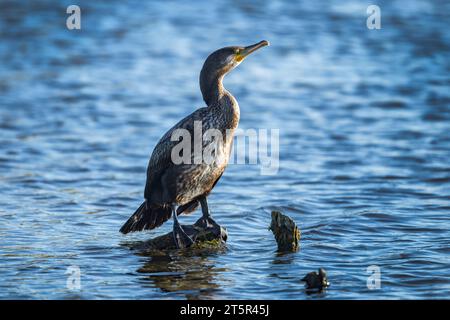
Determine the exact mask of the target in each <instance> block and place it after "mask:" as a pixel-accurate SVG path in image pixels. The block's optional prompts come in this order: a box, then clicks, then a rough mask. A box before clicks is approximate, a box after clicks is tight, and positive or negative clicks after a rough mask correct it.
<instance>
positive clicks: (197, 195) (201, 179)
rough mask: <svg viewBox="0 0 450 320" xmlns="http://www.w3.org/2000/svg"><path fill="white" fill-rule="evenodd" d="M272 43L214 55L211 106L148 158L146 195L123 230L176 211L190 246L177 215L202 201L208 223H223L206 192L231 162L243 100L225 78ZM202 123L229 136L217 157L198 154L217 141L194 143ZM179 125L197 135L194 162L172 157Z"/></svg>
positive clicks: (180, 241) (206, 77)
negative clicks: (210, 207)
mask: <svg viewBox="0 0 450 320" xmlns="http://www.w3.org/2000/svg"><path fill="white" fill-rule="evenodd" d="M268 44H269V43H268V42H267V41H261V42H259V43H257V44H255V45H252V46H248V47H226V48H222V49H219V50H217V51H215V52H213V53H212V54H211V55H209V57H208V58H207V59H206V61H205V63H204V65H203V68H202V70H201V73H200V89H201V92H202V95H203V100H204V101H205V103H206V105H207V106H206V107H204V108H200V109H198V110H196V111H195V112H193V113H192V114H190V115H188V116H187V117H185V118H184V119H182V120H181V121H180V122H178V123H177V124H176V125H175V126H173V127H172V128H171V129H170V130H169V131H168V132H167V133H166V134H165V135H164V136H163V137H162V138H161V139H160V140H159V142H158V143H157V145H156V147H155V149H154V150H153V153H152V156H151V158H150V161H149V164H148V169H147V182H146V185H145V192H144V197H145V201H144V202H143V203H142V204H141V206H140V207H139V208H138V209H137V210H136V212H135V213H134V214H133V215H132V216H131V217H130V218H129V219H128V221H127V222H126V223H125V224H124V225H123V226H122V228H121V229H120V231H121V232H123V233H128V232H132V231H140V230H144V229H153V228H156V227H158V226H160V225H161V224H163V223H164V222H165V221H167V220H168V219H170V217H171V216H172V215H173V217H174V236H175V240H176V242H177V245H178V246H179V247H184V246H189V245H190V244H191V243H192V239H189V237H188V236H187V235H186V234H185V233H184V232H183V230H182V228H181V226H180V225H179V223H178V219H177V215H180V214H181V213H185V214H186V213H189V212H192V211H193V210H195V209H196V208H197V207H198V205H199V204H201V206H202V212H203V218H202V219H204V223H205V224H208V225H210V224H212V225H216V226H217V224H216V223H215V222H214V220H212V218H211V216H210V214H209V210H208V205H207V202H206V196H207V195H208V194H209V193H210V191H211V190H212V188H213V187H214V186H215V184H216V183H217V181H218V180H219V179H220V177H221V176H222V174H223V172H224V170H225V167H226V166H227V164H228V159H229V156H230V151H231V145H232V142H233V133H234V130H235V129H236V128H237V126H238V123H239V105H238V103H237V101H236V99H235V98H234V97H233V96H232V95H231V93H229V92H228V91H227V90H226V89H225V88H224V87H223V85H222V80H223V77H224V76H225V75H226V74H227V73H228V72H229V71H231V70H232V69H234V68H235V67H236V66H237V65H238V64H239V63H240V62H241V61H242V60H243V59H244V58H245V57H246V56H247V55H249V54H250V53H252V52H254V51H256V50H257V49H259V48H261V47H263V46H266V45H268ZM197 121H200V122H197ZM198 123H200V125H199V128H200V126H201V129H202V132H203V133H205V132H206V131H207V130H208V129H216V130H218V131H220V133H221V134H222V137H223V139H222V140H220V141H218V144H217V148H216V149H215V151H214V153H213V159H212V160H213V161H209V163H206V162H205V161H200V162H198V161H196V160H195V156H196V155H197V156H198V155H199V152H198V151H200V152H203V151H204V150H205V149H206V148H207V147H208V146H210V145H211V142H212V141H211V139H205V138H204V139H201V140H202V141H201V146H199V145H198V146H195V145H194V132H195V131H194V126H195V125H196V124H198ZM178 129H185V130H187V132H189V133H190V137H191V139H192V141H191V156H190V162H189V163H180V164H175V163H174V162H173V161H172V150H173V148H174V147H175V146H176V145H177V144H179V143H180V141H178V140H176V141H172V140H171V137H172V134H173V133H174V132H175V130H178ZM216 142H217V141H216ZM196 147H201V148H196ZM196 150H197V152H196ZM201 154H203V153H201ZM175 212H176V214H174V213H175ZM219 229H220V228H219Z"/></svg>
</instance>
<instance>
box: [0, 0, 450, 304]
mask: <svg viewBox="0 0 450 320" xmlns="http://www.w3.org/2000/svg"><path fill="white" fill-rule="evenodd" d="M379 2H380V3H379V5H380V8H381V14H382V20H381V23H382V25H381V26H382V28H381V29H380V30H369V29H367V27H366V18H367V15H366V8H367V5H368V4H367V3H365V2H364V1H344V2H342V1H309V2H308V3H304V2H301V3H300V2H295V1H289V2H286V3H278V2H276V3H275V2H272V1H261V2H259V3H258V4H255V3H254V2H252V1H243V2H241V1H239V2H237V1H231V2H227V1H205V2H195V3H194V2H176V1H161V2H153V1H152V2H148V3H147V2H143V1H127V2H126V3H125V2H123V1H104V2H101V1H98V2H97V1H96V2H95V3H93V2H92V1H84V0H83V1H81V0H80V1H77V4H78V5H79V6H80V7H81V11H82V22H81V28H82V29H81V30H72V31H70V30H68V29H67V28H66V26H65V23H66V17H67V16H68V15H67V14H66V7H67V6H68V5H70V4H72V2H69V1H60V2H55V1H43V0H40V1H33V2H31V1H30V2H24V3H23V4H20V3H18V2H16V1H2V2H1V3H0V40H1V41H0V61H1V63H0V189H1V190H2V192H1V195H0V261H1V263H0V298H2V299H7V298H16V299H174V298H175V299H186V298H189V299H219V298H222V299H256V298H258V299H361V298H365V299H367V298H368V299H380V298H388V299H400V298H406V299H413V298H447V299H448V298H450V246H449V243H450V218H449V212H450V90H449V84H450V76H449V72H450V63H449V62H450V61H449V54H450V34H449V33H448V32H447V30H448V25H449V23H450V19H449V16H448V12H449V11H450V6H449V3H448V2H447V1H434V2H429V1H408V5H405V4H404V2H401V1H379ZM263 39H267V40H269V41H270V42H271V44H272V45H271V46H270V47H267V48H264V49H262V50H261V51H259V52H258V53H256V54H254V55H253V56H251V57H250V58H248V59H247V60H246V61H244V62H243V63H242V64H241V65H240V66H239V67H238V68H237V69H236V70H234V71H233V72H232V73H231V74H229V75H228V76H227V77H226V79H225V86H226V88H227V89H228V90H229V91H230V92H232V93H233V94H234V95H235V97H236V98H237V100H238V101H239V104H240V107H241V122H240V128H242V129H256V130H257V129H280V131H279V134H280V139H279V143H280V145H279V152H280V153H279V170H278V172H277V173H276V174H275V175H263V174H261V167H260V166H258V165H238V164H235V165H230V166H229V167H228V168H227V170H226V172H225V174H224V176H223V177H222V179H221V181H220V182H219V183H218V184H217V186H216V187H215V189H214V191H213V193H212V194H211V196H210V197H209V204H210V207H211V211H212V213H213V215H214V217H215V219H216V221H217V222H219V223H220V224H221V225H223V226H225V227H227V229H228V233H229V239H228V242H227V249H226V250H224V251H218V252H209V253H204V254H189V253H185V254H181V253H175V252H172V253H169V254H165V255H158V256H148V255H143V254H141V253H140V252H139V251H136V250H134V251H132V250H129V249H128V246H129V245H130V244H133V243H136V242H139V241H143V240H146V239H149V238H152V237H154V236H156V235H160V234H163V233H165V232H168V231H170V229H171V225H172V223H171V222H168V223H166V224H165V225H164V226H163V227H162V228H160V229H157V230H153V231H146V232H142V233H135V234H131V235H126V236H125V235H122V234H120V233H119V228H120V227H121V225H122V224H123V223H124V222H125V221H126V219H127V218H128V217H129V216H130V215H131V214H132V213H133V212H134V210H135V209H136V208H137V207H138V206H139V204H140V203H141V201H142V200H143V190H144V184H145V172H146V167H147V163H148V159H149V156H150V154H151V151H152V150H153V147H154V146H155V144H156V142H157V140H158V139H159V138H160V137H161V135H162V134H163V133H164V132H165V131H166V130H167V129H169V128H170V127H171V126H172V125H173V124H175V123H176V122H177V121H178V120H179V119H181V118H182V117H184V116H185V115H187V114H189V113H190V112H192V111H194V110H195V109H196V108H199V107H202V106H203V101H202V98H201V95H200V91H199V87H198V74H199V71H200V69H201V66H202V64H203V61H204V59H205V57H206V56H207V55H208V54H209V53H210V52H212V51H214V50H215V49H217V48H220V47H223V46H227V45H248V44H252V43H255V42H257V41H260V40H263ZM272 210H281V211H282V212H284V213H285V214H287V215H289V216H291V217H292V218H293V219H294V220H295V221H296V222H297V224H298V225H299V227H300V228H301V231H302V238H301V248H300V250H299V251H298V252H297V253H290V254H280V253H277V250H276V243H275V241H274V238H273V235H272V234H271V232H270V231H268V226H269V224H270V212H271V211H272ZM199 216H200V212H199V210H197V212H195V213H193V214H192V215H191V216H182V217H181V222H182V223H186V224H187V223H192V222H193V221H195V220H196V219H197V218H198V217H199ZM373 265H375V266H378V267H379V268H380V272H381V274H380V277H381V278H380V279H381V288H378V289H375V290H369V289H368V287H367V279H368V277H369V276H370V275H371V274H370V273H368V272H367V268H368V267H369V266H373ZM71 266H72V267H75V268H79V270H80V276H81V277H80V279H81V288H80V289H79V290H77V289H76V290H71V289H70V287H67V280H68V276H69V275H68V274H67V272H68V270H71V269H70V267H71ZM319 267H323V268H325V269H326V270H327V272H328V277H329V281H330V282H331V286H330V287H329V288H328V290H326V291H325V292H322V293H319V294H308V293H307V292H305V289H304V284H303V283H302V282H301V281H300V279H301V278H302V277H303V276H304V275H305V274H306V273H307V272H310V271H313V270H317V268H319ZM68 268H69V269H68ZM76 270H78V269H76Z"/></svg>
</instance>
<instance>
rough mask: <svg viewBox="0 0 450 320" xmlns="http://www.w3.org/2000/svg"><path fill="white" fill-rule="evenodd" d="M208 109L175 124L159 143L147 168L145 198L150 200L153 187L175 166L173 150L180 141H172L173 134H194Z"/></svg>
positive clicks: (202, 109) (199, 110)
mask: <svg viewBox="0 0 450 320" xmlns="http://www.w3.org/2000/svg"><path fill="white" fill-rule="evenodd" d="M206 114H207V108H200V109H197V110H196V111H194V112H193V113H191V114H190V115H188V116H187V117H185V118H184V119H182V120H180V121H179V122H178V123H177V124H175V125H174V126H173V127H172V128H171V129H170V130H169V131H167V132H166V133H165V134H164V136H163V137H162V138H161V139H160V140H159V141H158V143H157V144H156V146H155V149H154V150H153V153H152V155H151V157H150V161H149V164H148V168H147V182H146V185H145V192H144V197H145V198H146V199H149V198H150V195H151V192H152V190H153V186H154V185H155V183H156V182H158V180H159V177H161V175H162V174H163V173H164V172H165V171H166V170H167V169H169V168H171V167H173V166H174V163H173V162H172V159H171V154H172V148H173V147H174V146H175V145H177V144H178V143H179V141H171V137H172V134H173V132H174V131H175V130H176V129H185V130H187V131H189V132H190V133H191V134H192V133H193V132H194V121H200V120H202V121H205V118H206V117H205V115H206Z"/></svg>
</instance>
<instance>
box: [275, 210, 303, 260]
mask: <svg viewBox="0 0 450 320" xmlns="http://www.w3.org/2000/svg"><path fill="white" fill-rule="evenodd" d="M269 230H272V232H273V234H274V236H275V240H276V241H277V244H278V250H279V251H294V252H295V251H297V250H298V248H299V244H298V242H299V241H300V229H299V228H298V227H297V225H296V224H295V222H294V220H292V219H291V218H289V217H288V216H285V215H284V214H282V213H281V212H279V211H272V222H271V224H270V227H269Z"/></svg>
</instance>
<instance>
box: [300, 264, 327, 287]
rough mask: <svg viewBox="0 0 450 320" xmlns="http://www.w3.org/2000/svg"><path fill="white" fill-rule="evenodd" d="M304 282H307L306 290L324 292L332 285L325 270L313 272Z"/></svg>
mask: <svg viewBox="0 0 450 320" xmlns="http://www.w3.org/2000/svg"><path fill="white" fill-rule="evenodd" d="M302 281H305V282H306V284H305V286H306V288H307V289H311V290H312V289H317V290H322V289H323V288H326V287H328V286H329V285H330V283H329V282H328V278H327V272H326V271H325V269H323V268H320V269H319V272H316V271H313V272H310V273H308V274H307V275H306V276H305V277H304V278H303V279H302Z"/></svg>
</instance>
